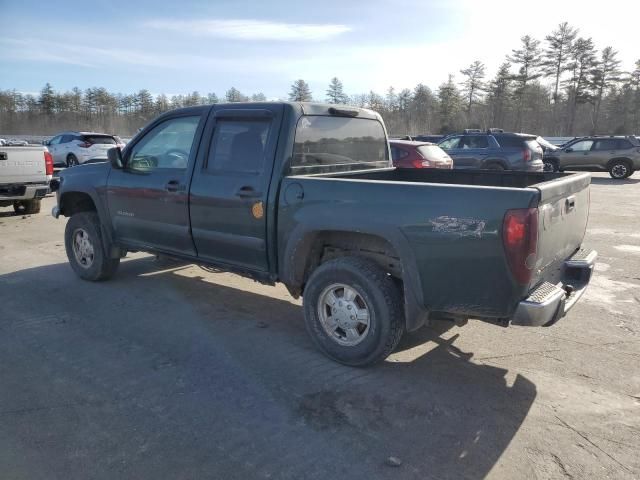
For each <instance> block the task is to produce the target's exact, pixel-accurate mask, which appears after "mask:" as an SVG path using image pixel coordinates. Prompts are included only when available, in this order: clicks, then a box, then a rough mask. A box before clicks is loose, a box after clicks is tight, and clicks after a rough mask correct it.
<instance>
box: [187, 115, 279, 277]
mask: <svg viewBox="0 0 640 480" xmlns="http://www.w3.org/2000/svg"><path fill="white" fill-rule="evenodd" d="M282 112H283V108H282V106H281V105H268V106H263V107H261V108H249V107H247V106H242V105H237V106H231V105H228V106H224V107H219V109H217V110H216V111H215V115H214V118H213V119H212V120H211V121H210V122H209V124H208V125H207V128H206V129H205V133H204V138H209V139H211V140H210V143H209V145H208V147H207V148H206V150H203V152H202V155H199V159H198V163H197V164H196V170H195V171H194V175H193V180H192V183H191V206H190V211H191V228H192V233H193V239H194V242H195V245H196V249H197V251H198V257H200V258H202V259H203V260H207V261H211V262H213V263H220V264H229V265H234V266H239V267H242V268H245V269H248V270H256V271H268V269H269V264H268V255H267V236H266V233H267V215H268V210H267V195H268V193H269V185H270V180H271V172H272V169H273V161H274V157H275V152H276V145H277V140H278V134H279V130H280V123H281V121H282V120H281V118H282ZM204 143H205V142H203V147H204Z"/></svg>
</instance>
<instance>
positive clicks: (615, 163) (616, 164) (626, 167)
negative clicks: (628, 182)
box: [608, 159, 633, 180]
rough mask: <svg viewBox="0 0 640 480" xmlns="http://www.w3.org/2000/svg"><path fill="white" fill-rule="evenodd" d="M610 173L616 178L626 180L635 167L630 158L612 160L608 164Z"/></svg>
mask: <svg viewBox="0 0 640 480" xmlns="http://www.w3.org/2000/svg"><path fill="white" fill-rule="evenodd" d="M608 170H609V175H610V176H611V178H615V179H616V180H624V179H625V178H628V177H630V176H631V175H632V174H633V167H632V166H631V163H630V162H629V161H628V160H624V159H621V160H612V161H611V162H609V165H608Z"/></svg>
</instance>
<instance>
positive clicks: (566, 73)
mask: <svg viewBox="0 0 640 480" xmlns="http://www.w3.org/2000/svg"><path fill="white" fill-rule="evenodd" d="M617 56H618V53H617V52H616V50H614V49H613V48H612V47H610V46H607V47H605V48H603V49H602V50H601V51H598V50H597V49H596V47H595V45H594V43H593V40H592V39H591V38H588V37H583V36H580V35H579V31H578V30H577V29H575V28H573V27H572V26H570V25H569V24H568V23H566V22H565V23H561V24H560V25H558V27H557V28H556V29H555V30H554V31H553V32H551V33H550V34H549V35H547V36H546V37H545V38H544V40H543V41H540V40H537V39H535V38H533V37H531V36H529V35H526V36H524V37H522V38H521V43H520V45H519V48H515V49H513V50H512V53H511V54H510V55H508V56H507V57H506V58H505V59H504V62H503V63H502V64H501V65H500V67H499V69H498V71H497V72H496V74H495V76H494V77H493V78H487V76H486V67H485V65H484V64H483V63H482V61H480V60H476V61H474V62H473V63H471V65H469V66H468V67H466V68H463V69H461V70H460V72H459V74H460V76H459V79H456V77H455V75H453V74H451V75H449V78H448V80H447V81H446V82H444V83H443V84H442V85H440V86H439V87H438V88H437V89H436V91H435V92H434V91H433V90H431V89H430V88H429V87H428V86H426V85H424V84H422V83H419V84H418V85H416V86H415V87H414V88H413V89H406V88H405V89H402V90H397V89H395V88H394V87H389V88H388V89H387V91H386V92H384V94H379V93H377V92H374V91H370V92H369V93H363V94H355V95H348V94H347V93H345V89H344V86H343V84H342V82H341V81H340V79H339V78H337V77H334V78H332V79H331V81H330V83H329V85H328V87H327V89H326V91H325V92H324V95H321V96H315V97H314V95H313V93H312V92H311V89H310V87H309V85H308V83H307V82H306V81H305V80H303V79H299V80H296V81H295V82H294V83H293V84H292V85H291V90H290V92H289V96H288V99H289V100H291V101H312V100H314V99H315V100H316V101H325V102H328V103H332V104H351V105H355V106H359V107H366V108H370V109H372V110H375V111H377V112H379V113H380V114H381V115H382V116H383V118H384V120H385V123H386V124H387V129H388V130H389V132H390V133H393V134H420V133H449V132H453V131H459V130H460V129H462V128H482V129H485V128H489V127H500V128H504V129H505V130H512V131H524V132H531V133H537V134H540V135H548V136H573V135H583V134H594V133H599V134H640V60H638V61H636V62H635V65H634V66H633V67H632V69H631V70H628V71H625V70H623V69H622V66H621V62H620V60H619V59H618V58H617ZM219 101H225V102H245V101H266V97H265V95H264V94H262V93H255V94H252V95H245V94H244V93H242V92H240V91H239V90H238V89H236V88H235V87H231V88H230V89H229V90H228V91H227V92H226V93H225V95H224V96H223V98H222V99H219V98H218V96H217V95H216V94H215V93H209V94H206V95H202V94H200V93H199V92H193V93H191V94H188V95H174V96H172V97H171V98H168V97H167V96H166V95H164V94H160V95H158V96H156V97H154V96H153V95H152V94H151V93H150V92H149V91H148V90H140V91H139V92H137V93H134V94H130V95H127V94H120V93H117V94H114V93H110V92H108V91H107V90H106V89H105V88H89V89H86V90H84V91H82V90H80V89H79V88H74V89H73V90H71V91H69V92H56V91H54V89H53V87H52V86H51V85H50V84H48V83H47V84H46V85H45V86H44V88H43V89H42V91H41V92H40V94H39V95H37V96H34V95H29V94H26V95H25V94H21V93H19V92H16V91H15V90H4V91H0V132H2V133H3V134H52V133H55V132H58V131H60V130H66V129H73V130H97V131H106V132H113V133H118V134H121V135H128V134H131V133H133V132H135V131H136V130H137V129H138V128H139V127H141V126H142V125H144V124H145V123H146V122H148V121H149V120H151V119H152V118H153V117H154V116H156V115H158V114H160V113H162V112H165V111H167V110H171V109H174V108H178V107H185V106H192V105H200V104H211V103H217V102H219Z"/></svg>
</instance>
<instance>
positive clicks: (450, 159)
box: [389, 128, 640, 179]
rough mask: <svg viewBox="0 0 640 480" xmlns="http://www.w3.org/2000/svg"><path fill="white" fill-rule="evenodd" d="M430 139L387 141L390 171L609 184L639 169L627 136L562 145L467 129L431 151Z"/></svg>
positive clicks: (634, 143)
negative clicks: (582, 177) (570, 176)
mask: <svg viewBox="0 0 640 480" xmlns="http://www.w3.org/2000/svg"><path fill="white" fill-rule="evenodd" d="M432 137H437V136H429V135H416V136H411V135H398V136H395V137H394V136H392V137H390V140H389V143H390V146H391V155H392V158H393V165H394V166H396V167H400V168H455V169H482V170H520V171H529V172H540V171H545V172H558V171H560V172H562V171H564V170H595V171H608V172H609V174H610V175H611V177H612V178H615V179H624V178H627V177H629V176H630V175H632V174H633V172H634V171H636V170H638V169H640V141H639V140H638V137H635V136H631V135H629V136H613V135H612V136H597V135H595V136H589V137H575V138H573V139H569V140H568V141H567V142H566V143H565V144H563V145H555V144H554V143H551V142H549V141H547V140H545V139H544V138H542V137H540V136H536V135H528V134H524V133H509V132H504V131H503V130H501V129H496V128H491V129H489V130H487V131H482V130H473V129H467V130H464V132H463V133H460V134H451V135H448V136H446V137H444V138H442V139H440V140H439V141H438V142H437V145H436V144H435V143H430V142H429V141H428V140H426V139H429V138H432ZM427 152H429V153H428V154H427ZM444 155H446V157H445V156H444ZM445 159H447V161H444V160H445Z"/></svg>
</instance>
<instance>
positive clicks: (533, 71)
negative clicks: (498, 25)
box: [507, 35, 542, 130]
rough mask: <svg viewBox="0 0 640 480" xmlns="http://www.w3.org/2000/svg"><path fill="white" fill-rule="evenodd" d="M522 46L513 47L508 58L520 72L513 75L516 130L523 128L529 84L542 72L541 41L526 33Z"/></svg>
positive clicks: (522, 39)
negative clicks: (540, 68)
mask: <svg viewBox="0 0 640 480" xmlns="http://www.w3.org/2000/svg"><path fill="white" fill-rule="evenodd" d="M520 41H521V42H522V46H521V48H519V49H513V50H512V51H511V52H512V53H511V55H510V56H509V57H508V58H507V59H508V60H509V61H510V62H512V63H513V64H514V65H515V66H516V67H519V68H518V73H517V74H515V75H514V76H513V80H514V81H515V89H514V92H513V93H514V96H515V98H516V109H517V110H516V126H515V127H516V130H520V129H521V128H522V115H523V112H524V104H525V96H526V95H527V86H528V84H529V83H530V82H532V81H533V80H535V79H537V78H539V77H540V76H541V75H542V73H541V72H540V71H539V67H540V63H541V57H540V41H538V40H536V39H534V38H531V37H530V36H529V35H525V36H524V37H522V38H521V39H520Z"/></svg>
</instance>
